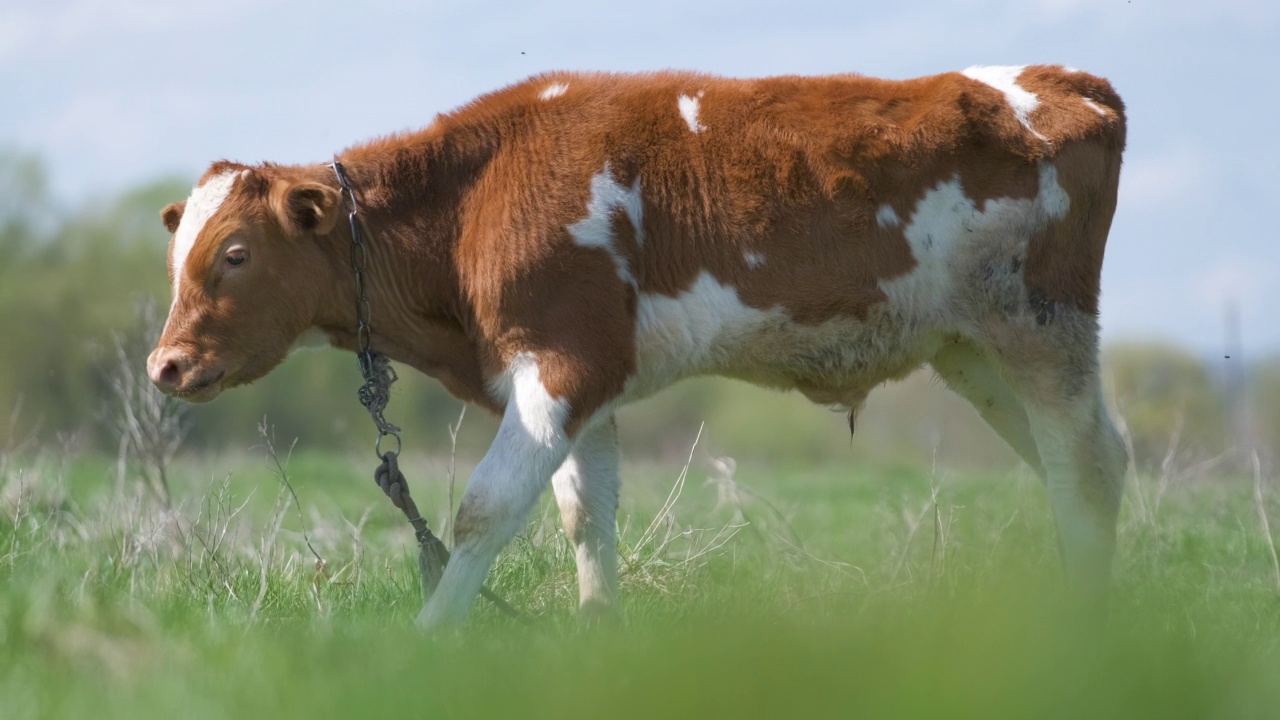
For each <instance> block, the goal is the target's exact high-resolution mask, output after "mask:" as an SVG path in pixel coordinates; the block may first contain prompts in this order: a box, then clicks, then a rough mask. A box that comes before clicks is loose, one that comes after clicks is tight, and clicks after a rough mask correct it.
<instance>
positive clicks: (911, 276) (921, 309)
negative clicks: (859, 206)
mask: <svg viewBox="0 0 1280 720" xmlns="http://www.w3.org/2000/svg"><path fill="white" fill-rule="evenodd" d="M1039 185H1040V187H1039V192H1038V193H1037V195H1036V197H1034V198H1025V199H1016V198H993V199H990V200H987V201H986V203H985V207H984V208H983V209H981V210H979V208H978V206H977V204H976V203H974V201H973V200H971V199H970V198H969V196H968V195H966V194H965V191H964V187H963V186H962V185H961V182H960V177H959V176H958V175H956V176H954V177H952V179H950V180H946V181H943V182H941V183H938V185H937V186H936V187H934V188H933V189H932V190H930V191H928V192H927V193H925V195H924V197H923V198H921V199H920V202H919V203H918V204H917V205H916V207H915V210H914V211H913V212H912V214H911V220H910V222H909V223H908V224H907V226H906V228H905V229H904V230H903V235H904V236H905V237H906V239H907V242H908V243H909V244H910V246H911V255H912V257H914V258H915V261H916V267H915V268H913V269H912V270H911V272H910V273H908V274H906V275H904V276H902V277H898V278H895V279H893V280H889V281H884V282H881V283H880V287H881V289H883V290H884V291H885V294H886V295H888V296H889V301H890V304H891V305H892V306H893V307H894V309H895V311H897V312H899V313H902V314H903V315H904V316H905V317H908V318H912V319H913V320H917V321H921V320H923V321H928V320H929V319H932V318H937V317H939V316H941V315H943V314H945V313H947V312H948V310H949V309H950V308H951V299H952V295H953V292H952V291H953V289H954V285H955V282H956V280H957V275H956V270H955V268H956V267H957V262H956V261H957V258H958V254H959V253H964V252H967V251H969V250H970V248H974V247H979V246H981V245H983V244H984V243H990V242H993V238H1002V239H1003V238H1012V239H1013V240H1014V241H1015V242H1017V243H1020V244H1023V245H1025V243H1026V242H1027V240H1028V239H1029V238H1030V237H1031V235H1032V234H1033V233H1034V232H1036V231H1037V230H1040V229H1042V228H1044V227H1045V226H1047V225H1048V224H1049V223H1050V222H1053V221H1056V220H1061V219H1062V218H1064V217H1066V215H1067V211H1068V210H1069V209H1070V208H1071V198H1070V197H1069V196H1068V195H1067V192H1066V190H1064V189H1063V187H1062V185H1060V184H1059V183H1058V169H1057V167H1055V166H1054V165H1053V164H1052V163H1048V162H1043V163H1041V164H1040V183H1039Z"/></svg>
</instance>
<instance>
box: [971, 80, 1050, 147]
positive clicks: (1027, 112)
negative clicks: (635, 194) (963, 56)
mask: <svg viewBox="0 0 1280 720" xmlns="http://www.w3.org/2000/svg"><path fill="white" fill-rule="evenodd" d="M1025 68H1026V65H1014V66H986V67H977V66H975V67H971V68H969V69H967V70H965V71H964V72H963V73H962V74H963V75H964V76H965V77H968V78H972V79H974V80H977V81H978V82H981V83H986V84H987V85H990V86H991V87H993V88H995V89H997V90H999V91H1000V92H1002V93H1004V99H1005V100H1006V101H1007V102H1008V103H1009V107H1010V108H1012V109H1013V114H1014V117H1016V118H1018V122H1020V123H1022V126H1023V127H1025V128H1026V129H1027V130H1028V131H1030V132H1031V134H1032V135H1035V136H1036V137H1038V138H1040V139H1041V140H1046V141H1047V138H1045V136H1044V135H1041V134H1040V133H1038V132H1036V130H1035V128H1033V127H1031V113H1032V112H1033V111H1034V110H1035V109H1036V108H1037V107H1039V106H1040V98H1038V97H1036V94H1035V93H1033V92H1029V91H1027V90H1025V89H1024V88H1023V87H1022V86H1021V85H1019V84H1018V76H1020V75H1022V71H1023V70H1024V69H1025Z"/></svg>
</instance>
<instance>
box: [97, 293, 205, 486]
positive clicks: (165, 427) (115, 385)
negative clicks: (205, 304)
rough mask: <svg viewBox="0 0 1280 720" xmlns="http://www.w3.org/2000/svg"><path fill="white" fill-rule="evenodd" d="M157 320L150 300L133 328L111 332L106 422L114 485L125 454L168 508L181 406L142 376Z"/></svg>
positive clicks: (120, 481) (120, 478)
mask: <svg viewBox="0 0 1280 720" xmlns="http://www.w3.org/2000/svg"><path fill="white" fill-rule="evenodd" d="M161 325H162V321H161V319H160V315H159V312H158V310H157V309H156V306H155V303H154V302H153V301H150V300H147V301H144V302H142V303H140V304H139V306H138V322H137V329H136V330H135V331H134V332H131V333H129V334H127V335H126V334H120V333H114V334H113V335H112V342H113V344H114V347H115V355H116V367H115V369H114V371H113V373H112V375H111V377H110V378H109V381H110V383H109V384H110V388H111V393H112V395H113V396H114V397H115V400H116V406H115V414H114V415H113V416H112V418H111V421H112V423H113V425H114V426H115V429H116V432H117V434H118V435H119V436H120V442H119V448H118V451H117V459H116V478H117V479H116V482H117V490H118V491H119V490H121V489H122V488H123V485H124V482H125V478H126V477H127V473H128V466H129V457H130V455H132V456H134V457H136V458H137V459H138V460H139V461H140V462H141V463H142V467H143V476H144V477H145V478H146V479H147V481H148V484H149V486H150V488H151V490H152V492H153V493H154V494H155V496H156V497H157V498H158V499H159V500H160V502H161V503H162V504H163V505H164V506H165V507H166V508H171V507H172V502H173V501H172V494H171V492H170V487H169V465H170V464H171V463H172V462H173V457H174V455H175V454H176V453H177V451H178V448H179V447H181V445H182V436H183V431H182V416H183V415H184V414H185V412H186V409H185V406H184V405H183V404H182V403H181V402H180V401H178V400H175V399H174V398H171V397H168V396H167V395H165V394H164V393H161V392H160V391H159V390H157V389H156V388H155V386H154V385H152V383H151V380H150V379H149V378H148V377H147V376H146V369H145V368H146V358H147V354H148V352H149V349H150V344H151V343H150V341H151V339H152V338H154V337H155V336H157V335H159V334H160V330H161Z"/></svg>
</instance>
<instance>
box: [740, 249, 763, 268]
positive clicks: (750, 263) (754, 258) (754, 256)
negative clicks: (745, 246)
mask: <svg viewBox="0 0 1280 720" xmlns="http://www.w3.org/2000/svg"><path fill="white" fill-rule="evenodd" d="M742 259H743V260H744V261H745V262H746V263H747V267H749V268H751V269H752V270H755V269H756V268H758V267H760V266H761V265H763V264H764V255H761V254H760V253H756V252H744V253H742Z"/></svg>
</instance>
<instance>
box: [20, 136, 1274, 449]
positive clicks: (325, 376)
mask: <svg viewBox="0 0 1280 720" xmlns="http://www.w3.org/2000/svg"><path fill="white" fill-rule="evenodd" d="M189 191H190V180H189V179H185V180H163V181H159V182H155V183H152V184H149V185H146V186H143V187H139V188H136V189H134V190H132V191H130V192H127V193H125V194H123V195H121V196H119V197H115V198H110V199H105V200H99V201H95V202H90V203H87V204H85V205H84V206H82V207H76V208H70V209H68V208H63V207H60V206H59V205H58V203H57V202H56V201H55V199H54V198H53V197H52V195H51V193H50V190H49V186H48V180H47V177H46V175H45V172H44V169H43V167H42V165H41V163H40V162H39V160H38V159H37V158H34V157H30V156H25V155H21V154H15V153H12V152H0V330H2V333H0V411H3V412H4V416H3V417H0V422H4V423H5V426H4V429H3V432H2V433H0V449H2V448H3V447H4V446H5V445H6V444H13V443H15V442H17V440H18V439H21V438H27V437H34V438H36V439H37V440H39V441H51V440H54V439H55V438H61V439H62V441H64V442H67V441H68V439H74V440H73V441H74V442H75V443H76V444H78V445H79V446H81V447H86V448H90V449H94V450H101V451H103V452H107V453H114V452H115V448H116V446H117V443H118V441H119V438H118V437H116V436H115V433H116V430H115V429H114V428H115V425H114V424H113V423H112V422H111V413H113V412H115V411H116V406H115V405H114V404H113V397H112V394H111V387H112V373H114V372H117V371H118V370H117V369H118V367H119V363H118V362H116V360H115V358H116V356H115V350H114V347H113V342H114V338H116V337H127V336H130V334H132V335H133V336H136V335H137V334H138V333H139V332H141V329H140V328H139V325H138V323H139V319H138V318H139V312H138V308H139V306H140V305H141V304H143V303H146V302H152V303H155V304H156V305H157V306H158V307H159V308H160V312H161V315H163V312H164V310H165V309H166V308H167V307H168V304H169V287H168V277H167V274H166V272H165V255H166V247H167V243H168V234H167V233H166V232H165V230H164V229H163V227H162V226H161V224H160V220H159V215H158V211H159V209H160V208H162V207H164V206H165V205H166V204H168V203H170V202H172V201H174V200H177V199H181V198H184V197H186V195H187V194H188V193H189ZM153 340H154V338H146V339H145V342H142V343H135V345H141V346H145V345H146V344H147V343H148V342H150V341H153ZM136 362H138V363H141V362H142V358H136ZM1104 367H1105V373H1106V376H1107V378H1108V383H1109V385H1110V394H1111V396H1112V401H1113V402H1114V404H1115V406H1116V407H1118V408H1119V410H1120V412H1121V413H1122V414H1123V416H1124V418H1125V420H1126V424H1127V426H1128V431H1129V434H1130V437H1131V439H1132V443H1133V448H1134V453H1135V458H1136V460H1137V462H1138V465H1139V467H1140V468H1142V469H1153V468H1158V467H1159V466H1160V464H1161V463H1162V462H1163V461H1164V459H1165V458H1166V457H1170V456H1171V454H1172V455H1174V456H1177V457H1178V459H1181V460H1184V461H1185V460H1188V459H1191V460H1194V459H1197V458H1208V457H1212V456H1214V455H1215V454H1221V453H1223V452H1225V451H1227V450H1228V449H1230V448H1232V447H1235V446H1237V445H1239V444H1240V443H1241V436H1240V435H1241V427H1242V424H1241V422H1242V421H1241V419H1240V417H1238V416H1239V415H1240V411H1239V409H1238V407H1237V406H1238V403H1233V402H1231V400H1232V398H1230V397H1228V393H1227V392H1226V389H1225V385H1224V383H1223V382H1222V380H1221V378H1222V372H1221V370H1222V368H1220V367H1219V368H1212V367H1209V366H1207V365H1206V364H1205V362H1204V361H1203V360H1202V359H1200V358H1198V357H1196V356H1195V355H1193V354H1190V353H1188V352H1186V351H1184V350H1181V349H1179V348H1176V347H1171V346H1168V345H1164V344H1122V345H1117V346H1112V347H1110V348H1108V349H1107V351H1106V352H1105V353H1104ZM1245 377H1246V384H1245V387H1244V396H1245V397H1244V399H1245V400H1246V401H1247V402H1246V403H1245V406H1246V407H1247V408H1249V410H1247V411H1246V412H1248V417H1247V418H1245V420H1244V421H1243V422H1244V423H1245V425H1246V426H1247V427H1248V428H1249V432H1250V433H1251V434H1253V435H1254V436H1255V437H1256V441H1257V442H1258V443H1259V444H1261V445H1262V446H1263V447H1264V449H1266V450H1270V451H1272V452H1274V450H1275V449H1277V448H1280V357H1270V358H1264V359H1261V360H1258V361H1256V362H1254V363H1253V364H1252V365H1251V366H1249V367H1248V369H1247V372H1246V373H1245ZM358 380H359V378H358V373H357V372H356V369H355V361H354V359H353V358H352V357H351V356H350V355H348V354H346V353H339V352H307V353H298V354H295V355H294V356H293V357H291V358H290V359H289V360H288V361H287V362H286V363H285V364H284V366H282V367H281V368H280V369H279V370H277V371H276V372H275V373H273V374H272V375H271V376H269V377H267V378H265V379H264V380H261V381H259V382H258V383H257V384H255V385H254V387H253V388H252V389H241V390H238V391H235V392H231V393H228V394H226V395H224V396H222V397H221V398H219V399H218V400H217V401H216V402H214V403H212V404H209V405H202V406H197V407H194V408H192V409H191V410H190V412H189V413H187V415H186V418H185V420H184V424H185V426H186V447H188V448H196V449H206V450H217V449H222V448H227V447H232V448H241V449H243V448H247V447H249V446H252V445H254V444H255V443H256V442H257V440H258V436H257V425H258V423H259V422H260V421H261V420H262V419H263V418H264V417H266V418H267V421H268V422H269V423H270V424H272V425H273V426H274V427H275V431H276V435H277V437H279V438H295V437H296V438H298V439H299V443H300V445H302V446H312V447H330V448H340V449H360V450H363V449H365V447H366V445H367V444H368V443H369V442H370V440H371V435H372V433H371V432H370V426H369V425H368V419H367V417H365V416H364V415H363V410H362V409H361V408H360V406H359V404H358V403H357V401H356V398H355V388H356V386H357V385H358ZM460 410H461V404H460V403H459V402H458V401H457V400H455V399H453V398H451V397H450V396H449V395H448V394H447V393H445V392H444V391H443V390H442V389H441V388H440V386H439V385H438V384H436V383H435V382H434V381H431V380H428V379H426V378H423V377H421V376H419V375H418V374H417V373H415V372H413V371H411V370H407V369H405V370H404V371H403V372H402V377H401V382H400V384H398V385H397V387H396V391H395V399H394V401H393V403H392V405H391V407H390V410H389V411H388V416H389V418H391V419H392V420H393V421H395V422H398V423H400V424H401V425H403V426H404V429H405V432H406V443H407V445H409V446H410V447H411V448H413V449H415V450H424V451H439V450H442V449H444V448H446V447H447V445H448V442H449V433H448V431H447V428H448V426H449V424H450V423H452V422H454V421H455V420H456V418H457V416H458V413H459V411H460ZM484 415H485V414H484V413H483V412H482V411H479V410H473V411H472V412H471V413H470V414H469V415H468V417H467V420H466V423H465V425H464V428H463V432H462V433H461V434H460V436H459V451H460V452H461V453H466V454H470V455H473V456H474V455H477V454H479V453H480V452H482V451H483V448H484V447H485V446H487V444H488V441H489V440H490V438H491V437H492V432H493V428H494V427H495V425H494V423H493V421H492V419H491V418H487V417H484ZM1233 415H1235V416H1236V417H1233ZM975 420H976V416H975V414H974V413H973V411H972V410H971V409H970V408H969V407H968V406H967V405H965V404H964V403H963V401H960V400H958V399H957V398H955V397H954V396H952V395H951V394H950V393H948V392H946V391H944V390H943V389H941V388H940V387H938V383H936V382H934V381H932V380H931V376H930V374H928V373H927V372H926V373H919V374H917V375H915V376H913V377H912V378H910V379H908V380H907V381H906V382H903V383H898V384H894V385H890V386H887V387H885V388H883V389H881V390H878V391H877V392H876V393H873V394H872V396H871V401H870V403H869V404H868V407H867V408H866V410H865V411H864V413H863V414H862V416H861V421H860V422H859V425H858V432H857V436H856V437H854V438H853V439H852V440H851V439H850V437H849V435H848V428H847V424H846V422H845V420H844V417H843V416H842V415H837V414H834V413H830V412H826V411H824V410H823V409H821V408H818V407H815V406H813V405H810V404H809V403H807V402H806V401H804V400H803V399H802V398H800V397H799V396H798V395H795V394H779V393H773V392H768V391H763V390H759V389H756V388H752V387H750V386H747V385H745V384H742V383H733V382H729V381H722V380H698V381H690V382H685V383H682V384H680V385H678V386H677V387H676V388H674V389H671V390H668V391H666V392H664V393H662V394H660V395H659V396H658V397H656V398H654V399H651V400H649V401H646V402H643V403H639V404H637V405H636V406H634V407H632V408H628V409H626V410H625V411H624V412H623V413H622V417H621V426H622V430H623V434H624V436H625V437H624V443H625V445H624V447H625V448H626V452H627V454H628V455H629V456H630V457H633V458H643V457H651V456H655V455H656V456H664V457H665V456H671V457H677V456H679V455H680V454H681V453H687V452H688V446H689V444H690V443H691V442H692V440H693V438H694V436H695V434H696V433H697V430H698V427H699V425H700V424H701V423H702V422H703V421H705V422H706V423H707V425H706V433H705V435H704V448H706V449H708V450H709V451H711V452H713V453H723V454H732V455H736V456H739V457H745V458H749V459H755V460H758V461H761V462H767V463H773V464H802V463H809V462H828V461H838V460H841V459H858V458H867V457H873V458H879V459H883V460H886V461H899V460H906V461H915V462H928V461H930V460H931V459H932V458H935V457H936V458H937V459H939V460H940V461H943V462H948V463H951V464H958V465H961V466H967V467H973V468H985V467H992V466H1008V465H1012V464H1013V463H1014V462H1015V459H1014V457H1013V455H1012V454H1011V453H1010V452H1009V451H1008V450H1007V449H1006V448H1004V447H1003V444H1002V443H1001V442H1000V441H999V440H998V439H997V438H995V437H994V435H992V434H991V433H990V432H989V431H988V430H987V429H986V427H985V426H984V425H983V424H982V423H981V422H975Z"/></svg>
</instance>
